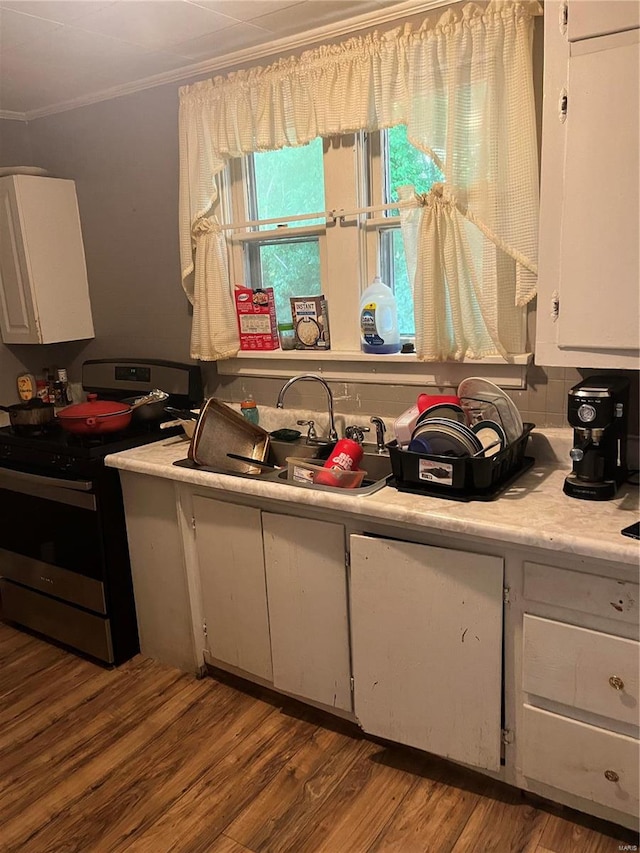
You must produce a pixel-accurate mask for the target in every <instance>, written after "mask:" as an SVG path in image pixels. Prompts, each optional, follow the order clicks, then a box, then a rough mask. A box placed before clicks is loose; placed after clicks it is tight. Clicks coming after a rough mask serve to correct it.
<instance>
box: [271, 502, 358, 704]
mask: <svg viewBox="0 0 640 853" xmlns="http://www.w3.org/2000/svg"><path fill="white" fill-rule="evenodd" d="M262 526H263V536H264V557H265V570H266V575H267V595H268V601H269V620H270V625H271V654H272V660H273V683H274V686H275V687H277V688H279V689H280V690H285V691H287V692H288V693H293V694H295V695H297V696H302V697H304V698H306V699H310V700H312V701H314V702H321V703H322V704H324V705H329V706H330V707H334V708H340V709H341V710H344V711H350V710H351V685H350V677H351V667H350V660H349V622H348V613H347V578H346V568H345V541H344V527H343V525H341V524H332V523H329V522H324V521H315V520H311V519H305V518H294V517H293V516H289V515H277V514H272V513H263V515H262Z"/></svg>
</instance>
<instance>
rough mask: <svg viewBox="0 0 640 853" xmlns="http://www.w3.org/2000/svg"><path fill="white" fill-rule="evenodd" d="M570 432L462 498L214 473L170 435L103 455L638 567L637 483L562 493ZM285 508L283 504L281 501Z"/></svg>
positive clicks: (245, 489) (215, 482) (554, 433)
mask: <svg viewBox="0 0 640 853" xmlns="http://www.w3.org/2000/svg"><path fill="white" fill-rule="evenodd" d="M570 436H571V431H570V430H541V431H540V432H539V433H534V434H533V435H532V442H531V444H530V446H529V448H528V450H527V455H533V456H535V458H536V464H535V465H534V467H533V468H532V469H531V470H530V471H528V472H527V473H526V474H524V475H523V476H522V477H520V478H519V479H518V480H517V481H516V482H515V483H514V484H513V486H512V487H511V488H509V489H508V490H506V491H505V492H503V493H502V494H501V495H500V496H499V497H498V498H497V499H496V500H493V501H489V502H484V501H471V502H467V503H465V502H461V501H453V500H446V499H442V498H435V497H426V496H422V495H414V494H407V493H403V492H399V491H397V489H395V488H393V487H386V488H383V489H381V490H380V491H378V492H376V493H374V494H373V495H362V496H357V497H356V496H354V495H352V494H348V493H346V492H342V491H341V490H339V489H336V490H334V491H316V490H312V489H304V488H299V487H296V486H289V485H287V484H286V483H280V482H277V483H274V482H270V481H268V480H261V479H260V478H256V479H249V478H246V477H237V476H230V475H227V474H213V473H211V472H208V471H198V470H193V469H189V468H180V467H177V466H175V465H173V463H174V462H176V461H178V460H180V459H185V458H186V456H187V450H188V447H189V443H188V441H187V440H186V439H185V438H183V437H181V436H178V437H172V438H169V439H165V440H160V441H158V442H155V443H153V444H147V445H144V446H142V447H137V448H134V449H132V450H126V451H123V452H121V453H114V454H111V455H110V456H107V457H106V460H105V462H106V464H107V465H108V466H109V467H112V468H118V469H120V470H123V471H132V472H136V473H140V474H148V475H151V476H155V477H164V478H168V479H171V480H175V481H178V482H183V483H191V484H192V485H196V486H204V487H207V488H211V489H216V490H223V491H225V492H227V493H228V494H242V495H245V496H255V497H257V498H264V499H268V500H277V501H280V502H283V503H284V504H287V503H290V504H296V505H304V506H315V507H322V508H324V509H327V510H332V511H336V512H340V513H349V514H350V515H352V516H356V517H360V518H368V519H371V520H375V521H379V522H389V523H399V524H401V525H411V526H412V527H419V528H424V529H430V530H433V531H435V532H438V533H451V534H455V535H457V536H460V535H467V536H474V537H479V538H483V539H490V540H494V541H495V540H498V541H501V542H505V543H511V544H514V545H520V546H529V547H535V548H545V549H549V550H553V551H554V552H560V553H565V554H572V555H576V556H581V557H591V558H595V559H604V560H610V561H613V562H621V563H626V564H630V565H638V559H639V555H640V542H638V541H637V540H633V539H629V538H628V537H625V536H622V535H621V533H620V531H621V529H622V528H623V527H627V526H628V525H629V524H632V523H633V522H635V521H637V520H638V519H639V518H640V512H639V509H638V487H637V486H623V487H622V488H621V489H620V491H619V492H618V495H617V496H616V498H615V499H614V500H610V501H583V500H576V499H575V498H569V497H567V496H566V495H565V494H564V493H563V491H562V485H563V482H564V478H565V477H566V475H567V473H568V471H569V468H568V467H567V466H566V465H563V464H559V459H561V458H567V457H568V454H565V453H564V452H562V453H560V454H559V455H556V454H555V453H554V452H553V450H552V446H553V447H554V448H558V447H560V448H562V450H564V448H565V446H566V448H567V449H568V448H569V447H570V445H571V438H570ZM283 511H285V512H286V506H283Z"/></svg>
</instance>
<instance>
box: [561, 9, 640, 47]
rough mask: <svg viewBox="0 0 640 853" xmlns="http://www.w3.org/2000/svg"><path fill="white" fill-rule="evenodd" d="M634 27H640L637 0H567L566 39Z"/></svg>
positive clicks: (575, 38)
mask: <svg viewBox="0 0 640 853" xmlns="http://www.w3.org/2000/svg"><path fill="white" fill-rule="evenodd" d="M637 27H640V3H638V2H637V0H596V2H594V0H569V4H568V8H567V36H568V38H569V41H579V40H580V39H586V38H593V37H594V36H606V35H609V34H610V33H619V32H622V31H623V30H633V29H636V28H637Z"/></svg>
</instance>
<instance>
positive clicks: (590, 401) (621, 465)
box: [564, 376, 629, 501]
mask: <svg viewBox="0 0 640 853" xmlns="http://www.w3.org/2000/svg"><path fill="white" fill-rule="evenodd" d="M628 407H629V380H628V379H626V378H624V377H622V376H593V377H591V378H590V379H585V380H583V381H582V382H579V383H578V385H574V386H573V388H572V389H571V390H570V391H569V401H568V407H567V417H568V419H569V423H570V424H571V426H572V427H573V448H572V450H571V453H570V456H571V459H572V460H573V471H572V472H571V474H569V476H568V477H567V478H566V480H565V481H564V493H565V495H569V496H570V497H572V498H581V499H582V500H587V501H606V500H609V499H610V498H613V497H615V494H616V492H617V491H618V488H619V486H620V485H621V484H622V483H623V482H624V481H625V480H626V479H627V476H628V470H627V409H628Z"/></svg>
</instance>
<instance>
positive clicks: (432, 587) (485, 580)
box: [351, 536, 503, 770]
mask: <svg viewBox="0 0 640 853" xmlns="http://www.w3.org/2000/svg"><path fill="white" fill-rule="evenodd" d="M502 590H503V561H502V559H501V558H498V557H489V556H485V555H479V554H471V553H467V552H465V551H457V550H452V549H444V548H433V547H431V546H427V545H415V544H409V543H405V542H396V541H392V540H386V539H378V538H373V537H371V538H370V537H366V536H352V537H351V642H352V650H353V677H354V683H355V684H354V691H355V692H354V705H355V713H356V716H357V718H358V720H359V721H360V724H361V725H362V727H363V729H364V730H365V731H366V732H369V733H370V734H373V735H377V736H380V737H384V738H388V739H389V740H393V741H398V742H400V743H405V744H408V745H409V746H414V747H418V748H419V749H423V750H426V751H428V752H433V753H435V754H436V755H442V756H444V757H445V758H451V759H453V760H455V761H461V762H464V763H466V764H471V765H474V766H476V767H483V768H487V769H489V770H498V769H499V766H500V734H501V695H502V690H501V678H502V608H503V591H502Z"/></svg>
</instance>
